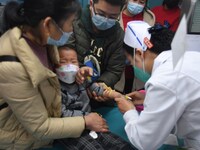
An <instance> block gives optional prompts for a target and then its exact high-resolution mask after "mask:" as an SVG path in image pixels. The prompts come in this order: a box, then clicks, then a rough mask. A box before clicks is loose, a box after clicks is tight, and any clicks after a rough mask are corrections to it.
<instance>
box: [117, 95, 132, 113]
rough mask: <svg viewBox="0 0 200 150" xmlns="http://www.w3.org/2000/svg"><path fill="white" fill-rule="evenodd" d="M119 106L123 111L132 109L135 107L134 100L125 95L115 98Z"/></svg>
mask: <svg viewBox="0 0 200 150" xmlns="http://www.w3.org/2000/svg"><path fill="white" fill-rule="evenodd" d="M115 101H116V103H117V106H118V108H119V110H120V111H121V112H122V113H125V112H127V111H129V110H131V109H135V106H134V104H133V102H132V101H130V100H127V99H126V98H125V97H120V98H115Z"/></svg>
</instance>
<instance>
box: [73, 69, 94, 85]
mask: <svg viewBox="0 0 200 150" xmlns="http://www.w3.org/2000/svg"><path fill="white" fill-rule="evenodd" d="M92 74H93V70H92V68H90V67H82V68H80V69H79V71H78V72H77V74H76V82H77V83H78V84H83V82H84V81H85V79H86V78H87V77H88V76H92Z"/></svg>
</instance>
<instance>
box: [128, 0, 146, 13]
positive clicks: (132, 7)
mask: <svg viewBox="0 0 200 150" xmlns="http://www.w3.org/2000/svg"><path fill="white" fill-rule="evenodd" d="M127 9H128V11H129V12H130V13H131V14H132V15H137V14H139V13H141V12H142V11H143V9H144V6H143V5H140V4H137V3H134V2H128V6H127Z"/></svg>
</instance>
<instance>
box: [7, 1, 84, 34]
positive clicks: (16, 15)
mask: <svg viewBox="0 0 200 150" xmlns="http://www.w3.org/2000/svg"><path fill="white" fill-rule="evenodd" d="M80 10H81V7H80V4H79V2H78V1H77V0H24V3H21V4H19V3H17V2H14V1H13V2H9V3H8V4H7V5H6V6H5V9H4V16H3V19H4V21H3V22H4V24H5V26H4V31H6V30H8V29H10V28H13V27H15V26H20V25H29V26H31V27H36V26H37V25H38V24H39V23H40V21H41V20H42V19H45V18H46V17H52V18H53V20H54V21H55V22H56V23H58V24H59V23H60V22H61V21H65V20H66V19H67V18H68V17H69V16H70V15H72V14H75V13H79V12H80Z"/></svg>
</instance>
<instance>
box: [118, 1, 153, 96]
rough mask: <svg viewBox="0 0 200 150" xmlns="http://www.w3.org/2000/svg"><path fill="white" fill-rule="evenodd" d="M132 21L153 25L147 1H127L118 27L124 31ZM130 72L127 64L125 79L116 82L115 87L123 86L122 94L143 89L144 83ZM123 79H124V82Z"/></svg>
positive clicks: (130, 69)
mask: <svg viewBox="0 0 200 150" xmlns="http://www.w3.org/2000/svg"><path fill="white" fill-rule="evenodd" d="M134 20H143V21H145V22H147V23H148V24H149V25H150V26H153V25H154V23H155V16H154V14H153V13H152V12H151V11H150V10H149V9H148V8H147V0H127V1H126V5H125V7H124V9H123V11H122V13H121V16H120V21H119V22H120V25H121V27H122V29H124V30H126V27H127V23H128V22H129V21H134ZM131 71H132V67H131V66H130V65H129V64H127V65H126V68H125V72H124V76H125V77H123V76H122V77H121V80H120V81H119V82H118V85H117V86H121V85H122V84H124V92H125V93H129V92H131V91H132V90H133V89H134V90H139V89H142V88H143V87H144V83H143V82H141V81H140V80H138V79H137V78H134V76H131V75H130V74H129V72H131ZM123 78H125V79H124V80H125V81H124V82H125V83H123V82H121V81H123Z"/></svg>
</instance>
